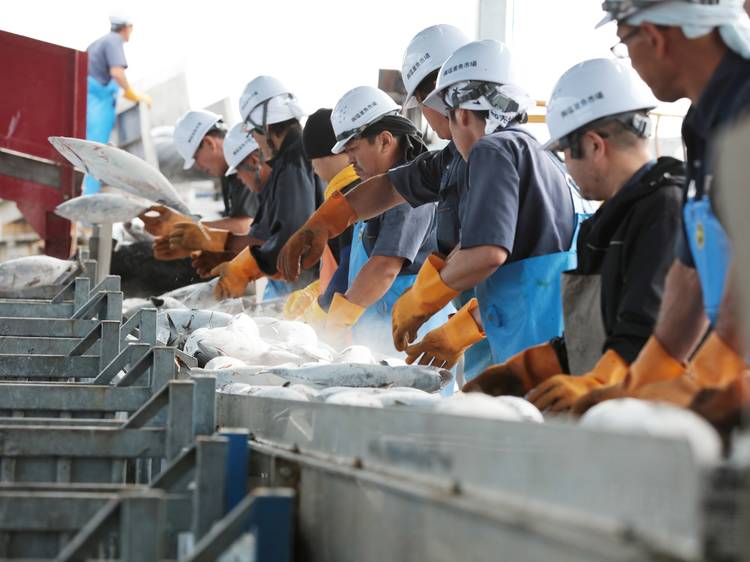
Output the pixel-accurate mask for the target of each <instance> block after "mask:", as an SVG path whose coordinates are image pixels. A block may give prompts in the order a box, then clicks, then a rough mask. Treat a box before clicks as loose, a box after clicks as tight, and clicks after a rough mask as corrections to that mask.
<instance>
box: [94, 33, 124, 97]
mask: <svg viewBox="0 0 750 562" xmlns="http://www.w3.org/2000/svg"><path fill="white" fill-rule="evenodd" d="M124 45H125V40H124V39H123V38H122V35H120V34H119V33H115V32H114V31H110V32H109V33H107V34H106V35H105V36H103V37H100V38H99V39H97V40H96V41H94V42H93V43H91V45H89V47H88V49H86V51H87V52H88V54H89V76H91V77H92V78H93V79H94V80H96V81H97V82H99V83H100V84H101V85H102V86H105V85H107V84H108V83H109V81H110V80H112V76H111V75H110V73H109V69H110V68H112V67H113V66H121V67H123V68H127V67H128V61H127V60H125V48H124Z"/></svg>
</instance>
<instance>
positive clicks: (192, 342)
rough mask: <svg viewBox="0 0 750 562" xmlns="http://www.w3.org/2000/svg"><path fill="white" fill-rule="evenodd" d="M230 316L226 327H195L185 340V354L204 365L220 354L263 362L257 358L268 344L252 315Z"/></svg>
mask: <svg viewBox="0 0 750 562" xmlns="http://www.w3.org/2000/svg"><path fill="white" fill-rule="evenodd" d="M214 314H223V313H220V312H215V313H214ZM226 316H228V315H226ZM230 318H231V320H230V322H229V323H227V324H226V325H225V326H222V327H216V328H207V327H203V328H200V329H198V330H195V331H194V332H193V333H192V334H190V335H189V336H188V338H187V339H186V340H185V346H184V351H185V353H187V354H189V355H192V356H193V357H195V358H196V359H197V360H198V364H199V365H205V364H206V363H207V362H208V361H210V360H211V359H214V358H216V357H219V356H222V355H227V356H229V357H236V358H238V359H240V360H242V361H245V362H246V363H250V364H261V365H264V364H266V363H265V361H261V360H260V357H261V356H262V355H263V354H264V353H266V352H267V351H269V349H270V345H269V344H267V343H266V342H264V341H263V340H262V339H261V338H260V334H259V333H258V327H257V326H256V325H255V322H253V320H252V318H250V317H249V316H247V315H244V314H240V315H238V316H234V317H230ZM282 362H287V361H286V360H284V361H282Z"/></svg>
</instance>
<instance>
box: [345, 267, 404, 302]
mask: <svg viewBox="0 0 750 562" xmlns="http://www.w3.org/2000/svg"><path fill="white" fill-rule="evenodd" d="M403 264H404V260H403V258H397V257H391V256H373V257H371V258H370V259H369V260H367V263H365V265H364V266H362V269H361V270H360V271H359V273H358V274H357V277H356V278H355V279H354V281H353V282H352V285H351V287H349V290H348V291H347V292H346V300H348V301H349V302H352V303H354V304H357V305H359V306H361V307H364V308H367V307H368V306H371V305H373V304H375V303H376V302H377V301H378V300H380V299H381V298H383V295H385V294H386V293H387V292H388V289H390V288H391V285H393V282H394V281H395V279H396V277H397V276H398V274H399V272H400V271H401V267H402V266H403Z"/></svg>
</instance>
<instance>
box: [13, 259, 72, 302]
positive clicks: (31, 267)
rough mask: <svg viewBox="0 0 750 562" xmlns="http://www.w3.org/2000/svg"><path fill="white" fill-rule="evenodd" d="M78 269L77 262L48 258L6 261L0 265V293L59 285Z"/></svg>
mask: <svg viewBox="0 0 750 562" xmlns="http://www.w3.org/2000/svg"><path fill="white" fill-rule="evenodd" d="M78 269H79V266H78V263H77V262H74V261H68V260H61V259H57V258H53V257H50V256H28V257H23V258H16V259H12V260H8V261H6V262H3V263H1V264H0V292H2V293H7V292H12V291H20V290H22V289H31V288H33V287H51V286H54V285H59V284H61V283H62V282H63V281H64V280H65V279H66V278H67V277H68V276H69V275H70V274H71V273H73V272H74V271H77V270H78Z"/></svg>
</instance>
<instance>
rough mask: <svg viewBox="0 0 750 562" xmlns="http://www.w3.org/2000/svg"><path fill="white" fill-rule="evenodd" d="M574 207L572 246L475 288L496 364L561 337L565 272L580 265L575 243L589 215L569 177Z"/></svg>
mask: <svg viewBox="0 0 750 562" xmlns="http://www.w3.org/2000/svg"><path fill="white" fill-rule="evenodd" d="M568 188H569V189H570V195H571V198H572V200H573V206H574V209H575V229H574V234H573V240H572V242H571V245H570V249H569V250H567V251H565V252H557V253H554V254H546V255H543V256H535V257H533V258H527V259H524V260H520V261H517V262H512V263H509V264H507V265H502V266H500V267H499V268H498V269H497V271H495V273H493V274H492V275H491V276H490V277H488V278H487V279H485V280H484V281H483V282H482V283H480V284H479V285H477V286H476V287H475V289H474V290H475V293H476V295H477V299H478V300H479V311H480V313H481V315H482V323H483V324H484V331H485V333H486V334H487V341H488V342H489V344H490V350H491V352H492V361H493V363H503V362H504V361H506V360H507V359H509V358H510V357H512V356H513V355H515V354H516V353H518V352H520V351H522V350H524V349H527V348H529V347H531V346H533V345H537V344H540V343H544V342H546V341H549V340H551V339H552V338H555V337H558V336H560V335H562V332H563V311H562V287H561V274H562V273H563V272H564V271H568V270H570V269H574V268H575V267H576V263H577V259H576V241H577V239H578V231H579V229H580V225H581V223H582V222H583V221H584V220H586V219H587V218H588V217H589V216H590V215H589V213H588V212H587V209H586V204H585V202H584V201H583V200H582V199H581V197H580V195H579V194H578V192H577V188H576V187H575V185H574V184H573V183H572V182H571V181H568Z"/></svg>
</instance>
